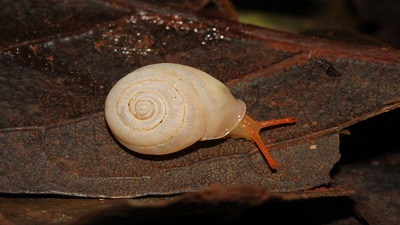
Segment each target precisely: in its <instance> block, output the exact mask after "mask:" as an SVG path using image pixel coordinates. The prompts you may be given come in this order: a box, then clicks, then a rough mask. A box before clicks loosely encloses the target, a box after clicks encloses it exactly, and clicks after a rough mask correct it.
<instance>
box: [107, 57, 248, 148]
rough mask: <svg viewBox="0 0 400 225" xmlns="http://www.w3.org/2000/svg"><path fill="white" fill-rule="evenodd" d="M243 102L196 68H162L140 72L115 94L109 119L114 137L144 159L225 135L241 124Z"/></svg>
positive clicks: (111, 97) (123, 81)
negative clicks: (146, 156)
mask: <svg viewBox="0 0 400 225" xmlns="http://www.w3.org/2000/svg"><path fill="white" fill-rule="evenodd" d="M245 112H246V106H245V104H244V102H243V101H241V100H239V99H236V98H234V97H233V95H232V94H231V93H230V91H229V90H228V88H227V87H226V86H225V85H224V84H223V83H222V82H220V81H219V80H217V79H215V78H214V77H212V76H210V75H208V74H207V73H205V72H203V71H201V70H198V69H195V68H193V67H189V66H185V65H180V64H174V63H159V64H152V65H148V66H144V67H142V68H139V69H137V70H135V71H133V72H131V73H129V74H128V75H126V76H125V77H123V78H122V79H121V80H119V81H118V82H117V83H116V84H115V85H114V86H113V88H112V89H111V91H110V93H109V94H108V96H107V99H106V104H105V117H106V120H107V123H108V126H109V127H110V129H111V131H112V133H113V134H114V136H115V138H116V139H117V140H118V141H119V142H120V143H121V144H123V145H124V146H126V147H127V148H129V149H131V150H133V151H135V152H138V153H142V154H151V155H162V154H168V153H173V152H176V151H179V150H182V149H184V148H186V147H188V146H190V145H192V144H193V143H195V142H197V141H199V140H210V139H218V138H222V137H225V136H227V135H228V134H229V133H230V132H231V131H232V130H233V129H235V128H236V127H237V126H238V124H239V123H240V122H241V121H242V119H243V117H244V115H245Z"/></svg>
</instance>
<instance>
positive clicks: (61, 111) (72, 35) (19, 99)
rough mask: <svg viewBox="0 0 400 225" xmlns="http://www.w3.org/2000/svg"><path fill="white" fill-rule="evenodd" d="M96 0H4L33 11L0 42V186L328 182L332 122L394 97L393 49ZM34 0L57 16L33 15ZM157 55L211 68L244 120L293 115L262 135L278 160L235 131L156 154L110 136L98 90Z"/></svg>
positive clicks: (103, 189) (102, 92) (295, 187)
mask: <svg viewBox="0 0 400 225" xmlns="http://www.w3.org/2000/svg"><path fill="white" fill-rule="evenodd" d="M102 3H104V2H103V1H87V2H84V3H81V1H76V2H74V1H72V2H69V3H68V4H62V3H60V2H59V1H55V2H54V3H53V4H49V3H41V2H40V1H38V2H37V5H29V4H28V5H23V4H19V3H15V4H14V3H11V2H10V3H9V5H11V6H15V9H13V8H11V9H10V8H7V9H3V10H5V11H6V12H7V13H2V14H1V15H2V16H3V17H4V18H9V17H8V16H9V15H12V14H15V13H17V14H18V12H20V13H21V15H25V14H24V13H26V12H27V11H29V12H34V13H37V15H38V16H36V17H34V19H33V20H28V21H29V22H32V24H27V23H28V22H27V20H24V19H22V18H19V17H17V18H16V22H15V23H17V24H20V25H21V26H23V28H24V30H25V31H24V32H26V35H23V37H24V38H22V37H19V36H18V35H19V33H18V32H16V34H15V35H14V36H13V35H10V36H6V38H4V39H3V40H2V43H3V50H2V51H1V52H0V53H1V54H0V65H1V68H0V71H1V74H0V79H1V81H2V82H1V83H0V92H1V94H0V104H1V109H2V110H1V111H0V128H1V130H0V150H1V153H2V154H1V155H0V171H1V172H0V192H3V193H35V194H36V193H56V194H63V195H72V196H87V197H110V198H120V197H139V196H146V195H169V194H176V193H182V192H190V191H196V190H199V189H202V188H204V187H210V186H226V185H233V184H235V185H237V184H243V185H253V186H256V187H261V188H264V189H265V190H268V191H278V192H287V191H299V190H307V189H311V188H314V187H318V186H320V185H324V184H329V183H330V182H331V178H330V176H329V173H330V171H331V169H332V167H333V166H334V165H335V163H336V162H337V161H338V160H339V158H340V155H339V138H338V132H339V131H340V130H341V129H343V128H345V127H347V126H349V125H351V124H354V123H357V122H358V121H360V120H364V119H367V118H369V117H372V116H375V115H378V114H380V113H383V112H385V111H389V110H392V109H395V108H398V107H399V100H400V88H399V84H400V77H399V76H398V74H399V72H400V66H399V62H400V58H399V51H397V50H392V49H381V48H377V47H368V46H356V45H349V44H344V43H340V42H334V41H327V40H323V39H317V38H313V37H306V36H298V35H292V34H287V33H283V32H277V31H272V30H268V29H264V28H258V27H254V26H250V25H245V24H240V23H237V22H234V21H229V20H223V19H220V20H215V19H213V18H208V17H204V16H201V15H200V14H193V13H187V12H184V11H182V10H180V9H176V8H173V7H171V8H169V7H163V8H160V7H158V6H157V5H152V4H147V3H145V2H141V1H117V2H114V3H113V4H105V3H104V4H102ZM40 4H45V5H46V7H51V8H52V9H54V10H56V11H57V10H59V11H61V12H62V13H55V12H54V10H46V11H45V12H43V11H41V10H42V9H43V8H45V7H44V6H43V5H40ZM93 5H96V7H91V6H93ZM97 5H99V6H98V7H97ZM71 7H72V8H71ZM28 8H29V9H28ZM7 10H9V11H7ZM70 11H73V12H74V14H72V13H68V12H70ZM69 16H72V18H69ZM47 21H50V22H48V23H46V22H47ZM1 29H3V30H2V33H4V32H7V31H9V30H11V29H12V28H10V27H7V26H5V27H3V28H1ZM10 34H13V32H10ZM27 36H29V37H30V38H26V37H27ZM16 39H17V40H20V39H21V40H20V41H18V42H19V43H13V41H15V40H16ZM157 62H176V63H181V64H187V65H190V66H194V67H196V68H199V69H202V70H204V71H206V72H207V73H209V74H211V75H213V76H215V77H216V78H218V79H220V80H221V81H223V82H225V83H226V84H227V86H228V87H229V88H230V89H231V91H232V93H233V94H234V95H235V96H236V97H237V98H240V99H242V100H243V101H244V102H245V103H246V105H247V108H248V113H249V114H250V115H251V116H252V117H254V118H255V119H259V120H264V119H272V118H281V117H287V116H294V117H295V118H296V119H297V123H296V124H295V125H292V126H285V127H279V128H275V129H272V130H265V131H263V132H262V138H263V140H264V141H265V142H266V143H267V144H268V145H269V147H270V148H271V150H272V151H271V154H272V155H273V157H274V158H275V160H276V161H277V162H278V164H279V169H278V171H277V172H274V171H271V170H269V168H268V165H267V164H266V162H265V160H264V158H263V157H262V155H261V154H260V153H259V151H258V149H257V147H256V146H255V145H254V144H253V143H250V142H248V141H245V140H239V139H238V140H234V139H228V140H216V141H207V142H198V143H196V144H194V145H193V146H191V147H189V148H187V149H185V150H184V151H181V152H178V153H176V154H171V155H167V156H158V157H155V156H144V155H139V154H136V153H133V152H131V151H129V150H127V149H125V148H123V147H122V146H121V145H119V144H118V142H117V141H116V140H115V139H114V138H113V136H112V135H111V133H110V131H109V130H108V128H107V126H106V124H105V121H104V115H103V108H104V100H105V97H106V95H107V93H108V91H109V90H110V88H111V87H112V85H113V84H114V83H115V82H116V81H117V80H118V79H120V78H121V77H122V76H124V75H125V74H127V73H128V72H130V71H132V70H134V69H136V68H139V67H141V66H144V65H147V64H150V63H157ZM332 71H336V72H332ZM3 81H4V82H3ZM194 119H195V118H194Z"/></svg>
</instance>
